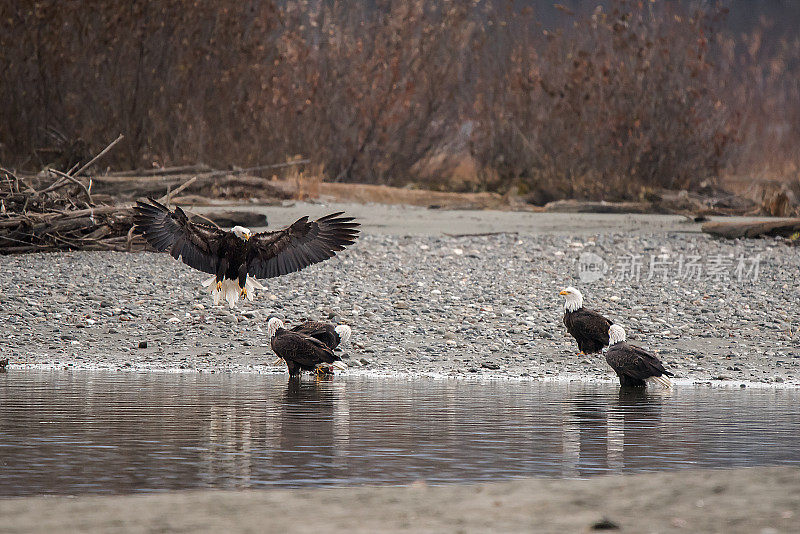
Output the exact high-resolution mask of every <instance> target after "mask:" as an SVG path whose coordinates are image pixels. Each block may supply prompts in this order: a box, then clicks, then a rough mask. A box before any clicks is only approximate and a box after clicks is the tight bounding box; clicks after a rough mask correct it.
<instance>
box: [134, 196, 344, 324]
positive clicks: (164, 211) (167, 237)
mask: <svg viewBox="0 0 800 534" xmlns="http://www.w3.org/2000/svg"><path fill="white" fill-rule="evenodd" d="M148 200H149V203H146V202H141V201H137V203H136V206H135V207H134V210H135V215H134V219H133V222H134V228H135V231H137V232H138V233H140V234H142V235H143V236H144V238H145V239H146V240H147V242H148V243H150V245H152V246H153V248H155V249H156V250H158V251H159V252H164V251H169V253H170V255H171V256H172V257H173V258H175V259H178V258H180V259H181V260H182V261H183V263H185V264H186V265H188V266H189V267H192V268H194V269H197V270H199V271H202V272H204V273H208V274H211V275H214V276H213V277H212V278H210V279H208V280H206V281H204V282H203V287H211V294H212V297H213V299H214V304H219V302H220V301H221V300H225V301H227V302H228V305H229V306H230V307H231V308H233V307H234V306H236V303H237V302H238V301H239V298H240V297H245V298H247V299H248V300H253V293H254V289H263V286H261V284H259V283H258V282H257V281H256V280H255V279H256V278H274V277H276V276H283V275H285V274H289V273H293V272H296V271H299V270H300V269H303V268H305V267H308V266H309V265H313V264H315V263H318V262H321V261H325V260H327V259H329V258H332V257H333V256H335V255H336V253H337V252H339V251H341V250H344V248H345V247H346V246H348V245H352V244H353V242H354V241H355V240H356V238H357V237H358V226H359V223H357V222H354V218H353V217H342V215H343V213H344V212H338V213H331V214H330V215H326V216H324V217H321V218H319V219H317V220H315V221H309V220H308V217H307V216H306V217H301V218H300V219H298V220H297V221H295V222H294V223H293V224H292V225H291V226H289V227H287V228H284V229H283V230H278V231H275V232H260V233H257V234H253V233H251V232H250V230H249V229H247V228H244V227H242V226H234V227H233V228H232V229H231V230H230V231H225V230H221V229H219V228H214V227H212V226H208V225H204V224H197V223H193V222H190V221H189V218H188V217H187V216H186V213H184V211H183V210H182V209H181V208H179V207H176V208H175V211H170V210H169V209H168V208H167V207H166V206H164V205H162V204H160V203H158V202H156V201H155V200H153V199H148ZM215 282H216V283H215Z"/></svg>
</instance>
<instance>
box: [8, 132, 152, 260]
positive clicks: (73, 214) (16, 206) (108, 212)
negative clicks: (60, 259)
mask: <svg viewBox="0 0 800 534" xmlns="http://www.w3.org/2000/svg"><path fill="white" fill-rule="evenodd" d="M121 139H122V136H120V137H118V138H117V139H116V140H115V141H114V142H112V143H111V144H109V145H108V146H107V147H106V148H105V150H103V151H102V152H100V153H99V154H98V155H97V156H95V157H94V158H93V159H92V160H91V161H89V162H88V163H86V164H85V165H83V166H81V167H80V168H77V166H76V167H73V168H72V169H70V170H69V171H67V172H62V171H58V170H55V169H45V170H44V171H42V172H41V173H39V174H38V175H37V176H35V177H28V178H27V179H23V178H21V177H19V176H17V175H16V174H15V173H14V172H12V171H9V170H7V169H3V168H0V254H13V253H23V252H47V251H56V250H131V249H133V248H142V246H143V241H142V240H141V239H138V238H134V236H133V235H132V232H131V231H130V230H131V227H132V224H133V212H132V210H131V209H130V208H129V207H128V206H116V205H107V204H102V203H99V202H98V200H97V198H95V197H94V196H93V195H92V180H91V178H86V177H82V176H80V175H81V173H82V172H83V171H84V170H85V169H87V168H89V167H90V166H91V165H92V164H93V163H95V162H96V161H97V160H98V159H99V158H100V157H102V156H103V155H104V154H105V153H106V152H108V151H109V150H110V149H111V147H113V146H114V145H115V144H116V143H118V142H119V141H120V140H121Z"/></svg>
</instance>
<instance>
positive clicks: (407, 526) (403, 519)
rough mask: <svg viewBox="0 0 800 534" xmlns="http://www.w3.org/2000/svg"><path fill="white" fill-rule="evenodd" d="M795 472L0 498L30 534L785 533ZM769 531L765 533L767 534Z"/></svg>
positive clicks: (799, 486) (0, 511)
mask: <svg viewBox="0 0 800 534" xmlns="http://www.w3.org/2000/svg"><path fill="white" fill-rule="evenodd" d="M798 514H800V469H793V468H753V469H739V470H731V471H722V470H718V471H680V472H671V473H649V474H641V475H626V476H607V477H597V478H592V479H588V480H545V479H524V480H516V481H511V482H499V483H492V484H476V485H464V486H439V487H429V486H426V485H425V484H424V483H419V484H415V485H412V486H409V487H383V488H374V487H368V488H340V489H322V490H275V491H241V492H235V491H193V492H176V493H165V494H151V495H129V496H109V497H77V498H70V497H57V498H49V497H34V498H27V499H8V500H0V516H2V518H3V520H2V521H3V525H2V530H3V532H7V533H9V534H12V533H33V532H47V533H50V532H91V533H95V532H97V533H99V532H103V533H114V532H126V533H138V532H162V533H169V532H309V533H318V532H333V531H337V532H342V531H347V532H350V533H356V532H364V533H367V532H370V533H371V532H490V531H493V532H588V531H591V530H592V526H593V525H595V524H597V523H598V522H600V521H602V520H603V519H606V520H608V521H610V522H612V523H613V524H615V525H618V526H619V527H620V529H621V530H622V531H623V532H725V533H735V532H746V533H752V532H764V533H767V532H771V533H780V532H792V531H794V529H795V528H796V527H797V522H798ZM767 529H769V530H767Z"/></svg>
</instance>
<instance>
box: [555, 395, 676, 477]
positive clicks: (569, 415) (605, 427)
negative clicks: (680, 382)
mask: <svg viewBox="0 0 800 534" xmlns="http://www.w3.org/2000/svg"><path fill="white" fill-rule="evenodd" d="M567 406H568V407H567V410H566V411H565V413H564V419H563V423H562V470H561V471H562V475H563V476H568V477H581V476H587V475H591V474H596V473H597V472H601V471H609V470H610V471H612V472H622V471H623V469H625V468H628V469H630V468H634V469H640V470H647V469H649V468H654V467H656V466H655V465H647V462H648V460H647V457H648V456H649V455H648V454H641V453H639V452H638V451H640V450H648V449H649V450H652V449H653V448H654V447H655V448H657V447H659V446H660V445H661V444H662V442H664V438H663V434H662V431H663V429H662V426H663V424H662V420H661V419H662V398H661V397H660V396H659V395H653V394H650V393H648V392H646V391H645V390H643V389H628V388H621V389H620V390H619V393H618V394H617V395H615V396H609V395H605V394H597V395H595V394H582V395H579V396H578V397H577V398H576V399H575V401H574V402H573V403H571V405H567ZM631 461H633V462H635V463H636V465H629V463H630V462H631Z"/></svg>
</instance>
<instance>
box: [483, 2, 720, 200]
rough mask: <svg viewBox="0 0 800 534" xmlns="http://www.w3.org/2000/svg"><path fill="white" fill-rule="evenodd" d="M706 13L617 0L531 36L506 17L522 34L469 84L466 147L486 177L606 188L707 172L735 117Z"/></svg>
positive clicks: (626, 193) (572, 188)
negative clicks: (471, 109) (470, 118)
mask: <svg viewBox="0 0 800 534" xmlns="http://www.w3.org/2000/svg"><path fill="white" fill-rule="evenodd" d="M711 17H712V15H711V14H709V13H708V12H706V11H700V10H698V11H695V12H693V13H692V14H690V15H687V14H685V13H678V12H675V13H672V12H670V10H669V8H668V7H666V6H662V7H660V8H659V7H657V6H655V5H654V4H651V3H644V4H643V3H639V2H626V1H621V2H617V3H615V7H614V8H613V9H612V10H611V11H610V12H605V11H603V10H602V9H601V8H599V7H598V8H597V9H596V10H595V11H594V13H593V14H592V15H591V16H590V17H587V18H578V19H576V20H575V23H574V27H573V28H571V29H569V31H567V30H564V31H561V32H559V33H555V34H545V35H543V36H542V37H541V38H537V37H535V32H534V31H533V30H532V29H531V28H532V27H533V23H532V22H529V21H523V22H522V24H524V26H523V27H522V28H520V27H519V25H520V24H521V23H520V22H516V23H515V26H516V27H514V28H513V29H511V30H509V31H513V32H514V33H516V34H523V35H528V36H530V38H528V39H525V40H522V41H517V42H513V43H511V44H510V45H509V46H508V47H507V48H508V49H509V52H510V53H509V55H508V56H507V59H506V61H505V62H503V63H501V64H500V65H498V64H497V63H496V62H495V63H492V64H489V65H488V67H489V74H487V75H482V76H480V82H479V91H478V93H477V100H478V103H479V106H478V109H479V113H480V115H479V117H480V118H479V122H480V123H481V128H479V130H478V132H479V134H480V135H479V136H478V137H477V138H476V141H475V143H474V145H473V147H474V149H473V153H474V154H475V156H476V157H477V158H478V159H479V160H480V161H481V162H482V163H483V167H484V168H485V169H489V170H490V172H492V173H493V175H491V176H493V177H494V179H495V180H496V181H499V182H500V184H494V185H495V186H497V185H502V184H503V183H505V184H515V183H516V184H519V185H521V186H522V187H523V188H527V189H532V190H536V189H542V188H544V189H546V190H551V191H553V190H554V191H556V192H557V193H556V194H557V195H558V196H585V197H606V196H611V197H612V198H613V197H630V196H632V195H636V194H638V193H639V190H641V189H642V188H658V187H666V188H685V187H692V186H693V185H696V184H697V183H699V182H700V181H701V180H704V179H708V178H712V177H715V176H716V175H717V174H718V172H719V169H720V167H721V166H722V165H723V164H724V162H725V157H726V148H727V146H728V144H729V143H730V141H731V135H732V131H733V126H735V122H733V117H732V115H731V113H730V112H729V110H728V109H727V107H726V105H725V104H724V103H723V101H722V100H721V98H720V97H721V95H720V88H719V83H718V81H717V80H716V79H715V76H714V74H715V70H714V68H713V64H712V63H711V61H710V60H709V54H708V34H709V32H710V31H711V24H712V23H713V20H712V19H711ZM498 26H500V27H502V25H498ZM507 27H511V25H509V26H507ZM486 63H487V62H484V64H486ZM494 77H500V78H501V79H502V80H503V81H502V83H500V84H492V83H491V82H490V80H491V79H492V78H494ZM498 86H499V87H501V88H505V90H500V91H498V90H497V88H498ZM491 176H490V178H491Z"/></svg>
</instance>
